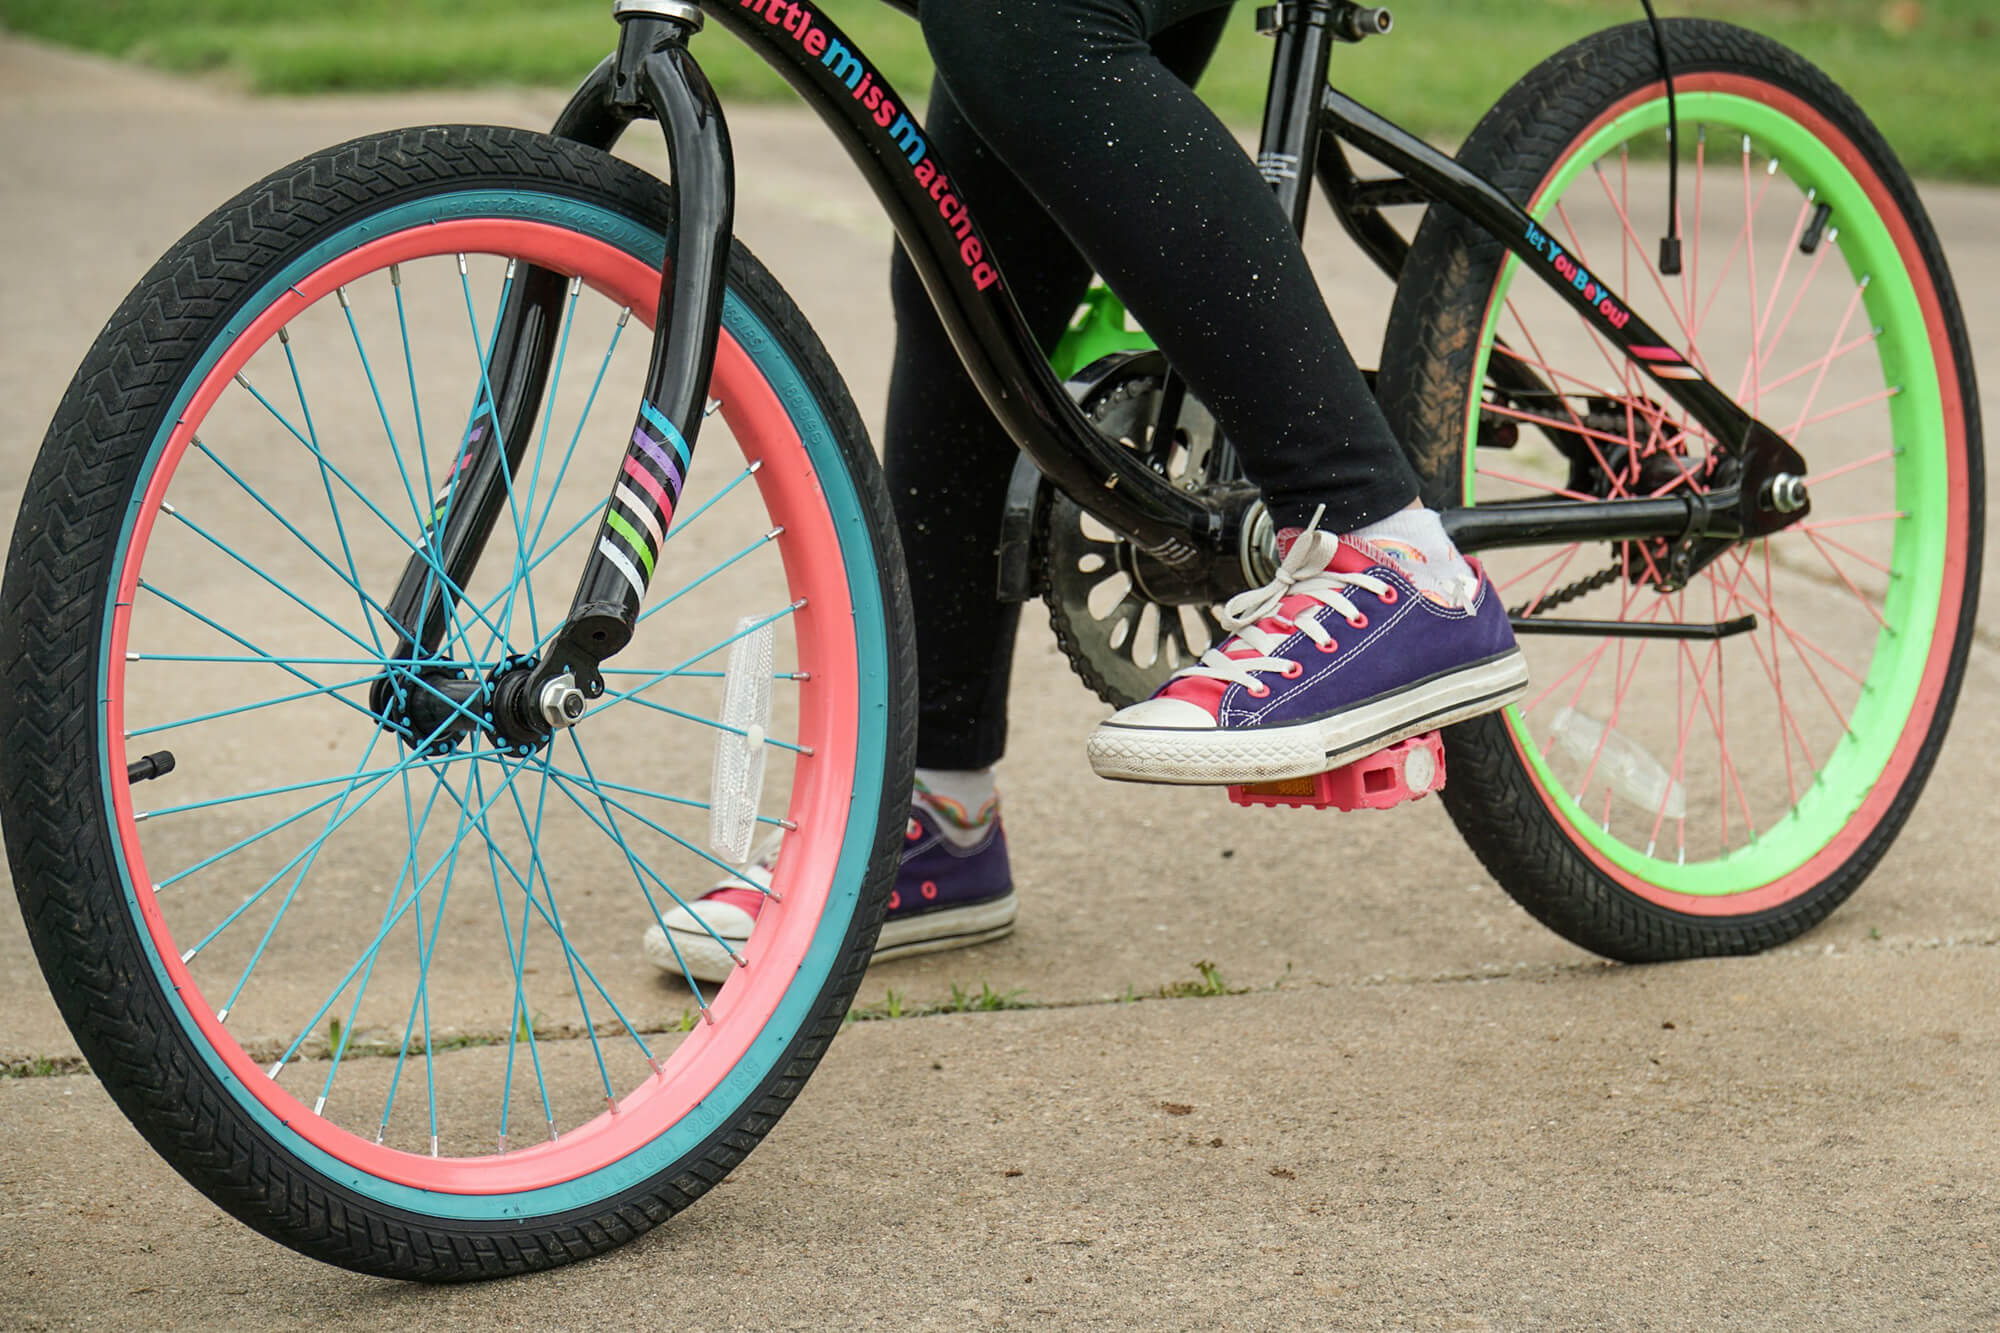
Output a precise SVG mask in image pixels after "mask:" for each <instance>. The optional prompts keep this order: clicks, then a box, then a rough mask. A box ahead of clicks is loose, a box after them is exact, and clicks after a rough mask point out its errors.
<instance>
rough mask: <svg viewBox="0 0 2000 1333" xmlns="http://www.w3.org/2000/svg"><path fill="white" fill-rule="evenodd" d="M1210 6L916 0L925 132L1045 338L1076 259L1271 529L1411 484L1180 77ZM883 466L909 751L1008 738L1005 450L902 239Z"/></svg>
mask: <svg viewBox="0 0 2000 1333" xmlns="http://www.w3.org/2000/svg"><path fill="white" fill-rule="evenodd" d="M1229 3H1230V0H923V3H922V20H923V28H924V37H925V39H926V40H927V42H928V43H929V46H930V50H931V55H932V58H933V59H934V60H935V61H936V63H937V73H938V79H937V82H936V84H935V85H934V86H933V87H932V90H931V105H930V113H929V115H928V117H927V119H926V128H927V132H928V134H929V136H930V140H931V143H932V145H933V146H934V147H935V148H936V150H937V152H938V155H939V158H940V160H941V161H942V162H944V163H945V164H947V165H948V166H949V167H950V169H951V173H952V179H953V181H954V182H955V183H956V184H955V187H954V188H955V189H957V191H958V193H959V195H960V196H961V197H962V198H964V199H965V200H966V201H967V202H968V204H969V205H970V206H971V209H972V213H973V216H974V217H975V218H976V219H977V221H978V224H979V229H980V234H981V235H982V236H984V237H985V238H986V241H987V248H988V249H989V250H990V251H992V252H993V253H995V254H996V255H997V256H998V257H999V258H1000V260H1001V261H1002V263H1003V264H1004V270H1003V271H1004V274H1005V280H1006V282H1007V283H1008V285H1009V286H1010V287H1011V288H1012V290H1013V294H1014V299H1015V301H1016V302H1018V303H1019V305H1020V307H1021V310H1022V313H1023V314H1024V315H1026V317H1027V319H1028V323H1029V326H1030V327H1031V328H1032V329H1033V330H1034V331H1035V334H1036V336H1037V337H1039V338H1040V339H1041V340H1042V342H1043V345H1044V346H1045V347H1049V348H1053V346H1054V345H1055V342H1056V340H1057V339H1059V338H1060V337H1061V336H1062V332H1063V329H1064V327H1065V326H1066V324H1067V323H1068V320H1069V318H1070V316H1071V314H1072V313H1073V312H1074V311H1075V309H1076V306H1077V302H1078V300H1079V298H1080V297H1081V296H1082V294H1083V290H1084V287H1085V285H1086V284H1087V283H1088V281H1089V278H1090V274H1091V272H1092V271H1093V270H1095V271H1096V272H1097V273H1099V274H1101V275H1102V276H1103V278H1104V280H1105V281H1106V283H1108V284H1109V285H1110V287H1111V289H1112V290H1113V291H1114V292H1116V293H1117V294H1118V296H1119V298H1120V299H1121V300H1122V301H1124V303H1125V305H1126V307H1127V308H1128V309H1130V310H1131V311H1132V313H1133V314H1134V315H1135V316H1136V317H1137V318H1138V320H1139V322H1140V323H1141V324H1142V325H1144V326H1145V329H1146V331H1147V332H1148V333H1149V334H1151V335H1152V337H1153V338H1154V340H1155V341H1157V342H1158V343H1159V345H1160V347H1161V349H1162V350H1163V351H1164V352H1165V353H1166V354H1167V357H1168V359H1169V360H1171V361H1172V362H1173V364H1174V367H1175V369H1177V370H1178V371H1179V372H1180V373H1181V374H1182V375H1183V376H1185V377H1186V379H1187V382H1188V385H1189V387H1190V388H1191V389H1192V390H1193V391H1194V393H1195V394H1196V395H1197V396H1199V397H1200V399H1201V400H1202V402H1203V403H1205V404H1206V405H1207V406H1208V408H1209V410H1210V411H1211V412H1213V413H1214V414H1215V418H1216V420H1217V421H1218V422H1219V423H1220V425H1221V426H1222V429H1223V430H1224V431H1225V432H1226V433H1227V434H1228V436H1229V438H1230V440H1231V441H1232V442H1234V443H1235V445H1236V447H1237V450H1238V452H1239V453H1240V454H1241V456H1242V459H1243V465H1244V470H1245V471H1246V472H1247V473H1248V475H1249V477H1250V479H1251V480H1252V481H1253V482H1255V483H1256V484H1257V485H1258V487H1259V488H1260V489H1261V490H1262V492H1263V494H1264V496H1265V499H1266V500H1267V502H1268V503H1269V504H1270V506H1271V508H1272V511H1273V513H1274V516H1275V517H1276V519H1277V521H1278V523H1279V525H1280V526H1302V525H1303V524H1304V523H1305V522H1306V521H1307V520H1308V519H1310V518H1311V516H1312V513H1313V511H1314V509H1316V508H1317V507H1319V506H1320V505H1324V506H1325V507H1326V516H1325V518H1324V519H1323V520H1322V526H1323V527H1325V528H1326V529H1327V530H1328V531H1331V532H1350V531H1352V530H1354V529H1355V528H1358V527H1362V526H1365V525H1366V524H1368V523H1371V522H1373V521H1374V520H1376V519H1378V518H1381V517H1384V516H1385V515H1387V514H1389V513H1391V512H1393V511H1395V510H1397V509H1400V508H1402V507H1403V506H1404V505H1406V504H1408V503H1409V502H1410V501H1411V500H1413V499H1415V498H1416V495H1417V482H1416V477H1415V474H1414V473H1413V472H1412V471H1411V469H1410V466H1409V464H1408V462H1407V461H1406V460H1405V459H1404V457H1403V454H1402V451H1401V450H1400V449H1399V448H1398V447H1397V444H1396V440H1395V438H1394V436H1393V435H1391V434H1390V431H1389V426H1388V422H1387V421H1385V420H1384V419H1383V416H1382V413H1381V410H1380V409H1379V408H1378V407H1377V406H1376V403H1375V399H1374V397H1373V395H1371V394H1370V393H1369V391H1368V386H1367V383H1366V381H1364V380H1363V379H1362V376H1361V372H1360V371H1359V370H1358V369H1357V368H1356V367H1355V364H1354V358H1353V357H1352V356H1351V355H1349V353H1348V351H1347V347H1346V344H1345V343H1343V342H1342V341H1341V337H1340V333H1339V331H1338V330H1337V329H1336V328H1335V327H1334V323H1333V318H1332V316H1331V315H1329V314H1328V313H1327V309H1326V303H1325V302H1324V300H1322V299H1321V297H1320V294H1319V288H1318V286H1317V284H1316V283H1315V282H1314V281H1313V276H1312V272H1311V270H1310V269H1309V268H1308V267H1307V265H1306V260H1305V255H1304V252H1303V251H1301V250H1300V248H1299V244H1298V240H1297V238H1296V237H1295V236H1294V235H1293V233H1292V230H1291V225H1290V222H1289V220H1288V219H1287V218H1286V217H1285V214H1284V211H1283V210H1282V209H1281V208H1279V207H1278V204H1277V201H1276V199H1275V198H1274V197H1273V195H1272V193H1271V190H1270V187H1269V186H1268V185H1266V184H1265V182H1264V180H1263V178H1262V177H1261V176H1260V175H1259V174H1258V171H1257V168H1256V167H1255V165H1254V164H1253V163H1252V162H1251V161H1250V158H1249V156H1248V155H1247V154H1245V153H1244V152H1243V150H1242V148H1241V146H1240V145H1239V144H1238V143H1237V141H1236V140H1235V138H1234V137H1233V136H1232V135H1231V134H1230V133H1229V131H1228V130H1227V129H1226V128H1224V126H1223V125H1222V123H1221V122H1220V121H1219V120H1217V119H1216V118H1215V116H1214V114H1213V113H1211V112H1210V111H1209V110H1208V109H1207V107H1205V106H1204V105H1203V104H1202V103H1201V101H1200V100H1199V99H1197V98H1196V97H1195V95H1194V93H1193V91H1192V88H1191V85H1192V84H1193V83H1194V81H1195V80H1196V79H1197V78H1198V77H1199V76H1200V74H1201V71H1202V69H1203V68H1204V67H1205V66H1206V65H1207V63H1208V59H1209V57H1210V56H1211V55H1212V54H1213V53H1214V50H1215V44H1216V41H1217V40H1218V38H1219V37H1220V36H1221V33H1222V25H1223V22H1224V20H1225V19H1226V18H1227V17H1228V13H1229ZM891 288H892V295H893V298H894V302H895V309H896V329H897V337H896V358H895V365H894V370H893V373H892V376H891V379H890V385H889V415H888V431H887V436H886V439H885V441H884V456H885V457H884V461H885V464H886V466H887V469H888V478H889V487H890V492H891V495H892V497H893V499H894V502H895V506H896V516H897V520H898V524H899V526H900V527H901V530H902V537H903V549H904V553H905V555H906V556H907V558H908V561H909V567H910V579H911V585H912V591H913V593H914V596H915V601H916V620H917V654H918V677H919V680H920V681H921V688H922V696H923V697H922V704H921V712H920V717H921V721H920V723H919V730H918V742H917V762H918V763H919V764H921V765H923V766H925V767H928V768H952V769H968V768H983V767H985V766H986V765H988V764H991V763H992V762H993V761H994V760H996V759H998V758H999V757H1000V754H1001V751H1002V750H1003V749H1004V747H1005V744H1006V731H1007V684H1008V676H1009V668H1010V665H1011V658H1012V653H1013V645H1014V631H1015V627H1016V624H1017V622H1018V620H1019V609H1018V608H1017V607H1013V606H1008V605H1005V604H1002V603H1000V602H998V601H997V600H996V599H995V595H994V590H995V570H996V566H995V561H994V553H995V549H996V547H997V545H998V541H999V526H1000V517H1001V508H1002V504H1003V501H1004V498H1005V495H1006V489H1007V481H1008V477H1009V475H1010V473H1011V472H1012V469H1013V465H1014V459H1015V450H1014V446H1013V444H1012V442H1011V441H1009V440H1008V438H1007V436H1006V434H1005V433H1004V432H1003V431H1002V430H1001V429H1000V427H999V426H998V424H997V423H995V421H994V420H993V417H992V414H991V413H989V412H988V411H987V410H986V406H985V404H984V403H983V402H982V401H981V399H980V397H979V393H978V391H977V390H976V389H974V388H973V386H972V383H971V381H970V380H969V379H968V378H967V377H966V375H965V372H964V370H963V368H962V367H961V366H960V365H959V363H958V360H957V357H956V356H955V355H954V353H953V352H952V349H951V344H950V342H949V341H948V340H947V339H946V338H945V335H944V331H943V329H942V328H941V327H940V325H939V323H938V319H937V315H936V312H935V311H933V310H932V308H931V305H930V302H929V299H928V298H927V297H926V296H925V295H924V291H923V287H922V284H921V283H920V282H919V281H918V280H917V276H916V273H915V271H914V270H913V269H912V268H911V266H910V263H909V261H908V259H907V258H906V257H905V256H904V255H903V253H902V250H901V248H900V247H899V248H898V249H897V251H896V255H895V260H894V265H893V268H892V272H891Z"/></svg>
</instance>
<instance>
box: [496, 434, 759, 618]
mask: <svg viewBox="0 0 2000 1333" xmlns="http://www.w3.org/2000/svg"><path fill="white" fill-rule="evenodd" d="M572 447H573V446H572ZM563 465H564V467H565V468H567V467H568V465H569V461H568V460H567V459H564V460H563ZM759 466H761V465H760V464H754V463H753V464H752V465H750V466H749V467H746V468H744V469H743V470H742V471H741V472H739V473H737V474H736V475H735V476H734V477H732V478H730V480H729V481H728V482H727V483H726V484H724V486H723V487H722V489H721V490H719V491H717V492H716V493H715V494H714V495H711V496H709V497H708V499H706V500H704V501H702V502H701V505H700V507H699V508H697V509H696V510H695V511H694V512H693V513H691V514H689V515H688V516H687V517H686V518H684V519H682V520H681V521H680V522H679V523H677V524H675V525H674V526H673V527H672V528H669V529H668V530H667V535H666V539H665V540H664V541H662V542H661V543H660V549H661V550H663V551H664V550H665V549H666V545H667V542H671V541H672V540H673V539H674V538H676V537H678V536H679V535H680V534H681V533H682V532H683V531H685V530H686V529H687V526H688V524H690V523H692V522H694V521H695V520H696V519H698V518H700V517H701V516H702V515H703V514H704V513H706V512H707V511H708V507H709V506H710V505H712V504H714V503H715V502H716V501H717V500H720V499H721V498H722V497H723V496H725V495H727V494H729V493H730V492H731V491H733V490H735V489H736V488H737V487H738V486H740V485H742V484H743V483H744V482H746V481H748V480H749V479H750V478H751V477H752V476H754V475H755V474H756V472H757V469H758V467H759ZM561 483H562V478H561V477H560V476H558V477H557V478H556V485H558V486H559V485H561ZM554 504H555V491H554V488H553V487H552V488H551V489H550V493H549V505H550V506H551V507H553V505H554ZM548 514H549V510H548V508H544V509H543V510H542V522H543V523H546V522H547V521H548ZM603 515H604V504H603V502H602V501H597V502H594V503H593V504H592V505H591V507H590V508H589V509H586V510H585V511H584V512H583V513H581V514H579V515H577V518H576V521H575V522H574V523H571V524H570V525H569V526H568V527H567V528H565V529H563V532H562V535H561V536H559V537H557V538H556V539H555V540H554V541H553V542H551V543H550V544H549V545H548V546H546V547H543V548H541V549H540V551H539V553H538V554H537V555H536V556H535V557H534V559H532V560H530V561H529V562H528V567H527V570H526V571H525V572H527V573H529V574H532V573H534V572H535V571H536V570H537V569H539V568H540V567H541V564H542V562H543V561H544V560H547V559H548V558H549V557H550V556H552V555H554V554H555V553H556V552H557V551H559V550H561V549H562V545H563V543H564V542H566V541H568V540H569V539H570V538H571V537H574V536H576V534H577V533H578V532H579V531H581V530H582V529H583V527H584V525H585V524H588V523H590V522H592V521H594V520H596V519H599V518H602V517H603ZM541 536H542V529H541V527H540V526H537V527H536V528H535V535H534V537H533V539H532V540H531V541H530V542H529V545H530V546H531V547H532V546H534V545H535V544H536V543H537V542H539V541H540V540H541ZM681 591H682V592H686V591H687V589H686V588H683V589H681ZM676 595H677V596H678V594H676ZM504 596H506V594H505V593H495V594H494V595H493V596H492V597H491V598H489V599H488V600H487V602H486V603H485V605H484V606H483V607H482V608H481V610H484V611H491V610H493V608H494V607H495V606H497V605H498V604H499V602H500V599H501V598H502V597H504Z"/></svg>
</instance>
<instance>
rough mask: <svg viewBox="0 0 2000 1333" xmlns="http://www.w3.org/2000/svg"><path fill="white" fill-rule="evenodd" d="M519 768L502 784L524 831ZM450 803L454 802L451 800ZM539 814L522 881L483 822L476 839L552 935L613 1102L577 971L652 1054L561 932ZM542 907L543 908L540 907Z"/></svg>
mask: <svg viewBox="0 0 2000 1333" xmlns="http://www.w3.org/2000/svg"><path fill="white" fill-rule="evenodd" d="M520 767H521V766H516V767H515V768H514V769H512V770H510V771H509V772H508V773H507V776H506V779H505V781H506V782H507V783H508V784H509V790H510V794H511V798H512V800H513V802H514V811H515V814H516V815H517V816H518V817H519V818H520V820H521V823H522V827H523V828H524V829H525V828H526V827H527V822H528V813H527V810H526V808H525V807H524V806H523V805H522V804H521V796H520V793H519V792H518V791H515V790H513V789H512V783H513V780H514V777H515V776H516V775H517V774H518V773H519V771H520ZM544 772H546V770H544ZM473 780H474V783H475V784H477V782H478V777H477V774H475V775H474V779H473ZM543 783H544V787H545V788H546V783H547V779H546V778H544V779H543ZM454 799H456V798H455V797H454ZM541 814H542V811H541V809H540V806H539V803H538V807H537V810H536V815H535V828H536V832H537V836H536V838H534V839H532V840H531V841H530V842H529V845H528V851H529V856H530V858H531V859H530V863H529V867H528V875H527V878H526V879H523V878H522V876H521V872H520V871H519V870H518V869H516V868H515V866H514V863H513V861H512V859H510V858H509V857H508V855H507V854H506V853H505V852H503V851H501V850H500V849H499V846H498V845H497V844H496V843H495V842H494V840H493V838H492V835H491V833H490V831H488V830H487V829H486V827H485V821H484V820H481V821H480V824H481V828H480V836H481V837H483V838H485V839H486V843H487V846H488V848H489V850H490V851H491V853H492V854H493V855H494V856H495V857H497V858H498V860H499V863H500V865H502V866H504V867H505V868H506V870H507V874H508V875H509V876H510V877H511V878H512V879H513V881H514V883H515V885H516V886H517V887H519V888H520V890H521V892H522V893H523V894H524V895H525V896H526V898H527V901H528V902H529V903H531V904H532V905H533V907H534V909H535V911H536V913H537V914H538V915H539V916H540V917H541V918H542V920H543V921H544V922H546V923H547V924H548V926H549V928H550V929H551V930H553V931H554V932H555V935H556V940H557V942H558V943H559V944H561V945H562V949H563V955H564V959H565V961H566V962H567V964H568V966H569V973H570V986H571V988H572V989H573V990H574V991H575V992H576V997H577V1005H578V1007H579V1008H580V1009H582V1011H583V1026H584V1031H585V1032H586V1033H587V1034H588V1035H589V1037H590V1041H591V1046H592V1047H593V1049H594V1050H595V1051H596V1056H597V1069H598V1074H599V1076H600V1077H601V1078H602V1079H603V1080H604V1094H605V1096H606V1097H607V1098H611V1099H613V1100H614V1101H615V1099H616V1094H615V1093H614V1091H613V1089H612V1086H611V1076H610V1073H609V1071H608V1070H607V1068H606V1066H605V1064H604V1052H603V1049H602V1047H601V1046H600V1045H599V1043H598V1040H597V1026H596V1023H595V1021H594V1020H592V1018H591V1016H590V1006H589V1005H588V1004H587V1003H585V1002H584V998H583V985H582V982H581V981H580V980H579V979H578V977H577V970H578V969H579V968H581V969H582V972H583V976H584V977H585V978H588V980H589V981H590V984H591V988H592V989H593V990H595V991H596V992H597V993H598V994H599V995H600V996H602V997H603V999H604V1003H605V1005H606V1006H608V1007H609V1008H610V1010H611V1012H612V1015H613V1016H614V1017H616V1018H617V1020H618V1022H619V1024H620V1026H622V1027H623V1028H624V1029H625V1032H626V1034H627V1035H628V1036H630V1037H631V1038H632V1040H633V1041H634V1042H635V1043H637V1045H638V1047H639V1050H640V1051H641V1053H643V1054H644V1055H645V1057H646V1060H647V1062H648V1063H649V1064H651V1063H653V1053H652V1051H651V1050H650V1049H649V1048H648V1047H647V1045H646V1041H645V1038H643V1037H641V1036H640V1035H639V1032H638V1030H637V1029H636V1028H635V1027H633V1025H632V1023H631V1021H630V1020H629V1019H627V1018H626V1017H625V1013H624V1011H623V1010H622V1009H620V1008H619V1007H618V1002H617V1001H616V1000H614V999H612V998H611V992H610V991H609V990H607V989H605V986H604V983H603V982H601V981H599V980H598V979H597V974H596V973H595V972H593V971H591V969H590V965H589V964H588V963H586V962H584V961H583V955H581V954H579V953H578V952H577V951H576V949H575V948H574V947H573V946H572V945H571V944H570V942H569V933H568V931H567V930H566V929H565V928H564V926H563V922H562V911H561V909H560V907H558V905H557V903H556V897H555V882H554V881H553V880H552V879H551V878H550V877H549V869H548V865H547V863H546V862H544V861H543V860H542V855H541V850H540V845H539V832H540V828H541ZM537 876H539V877H540V879H541V881H542V896H541V897H540V898H537V897H536V896H535V890H534V882H535V879H536V877H537ZM545 903H546V905H544V904H545ZM655 1067H656V1068H657V1065H655Z"/></svg>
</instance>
